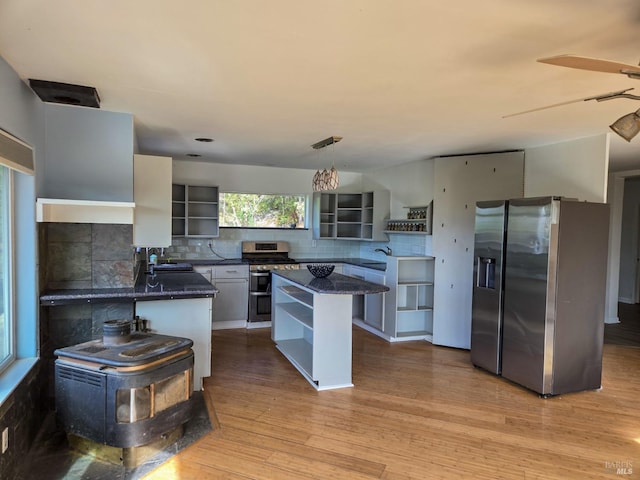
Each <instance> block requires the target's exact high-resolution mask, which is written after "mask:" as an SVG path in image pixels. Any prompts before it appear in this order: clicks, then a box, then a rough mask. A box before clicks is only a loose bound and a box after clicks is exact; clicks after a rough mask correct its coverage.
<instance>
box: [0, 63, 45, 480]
mask: <svg viewBox="0 0 640 480" xmlns="http://www.w3.org/2000/svg"><path fill="white" fill-rule="evenodd" d="M0 98H1V99H2V107H1V108H0V128H1V129H3V130H5V131H7V132H9V133H10V134H12V135H14V136H15V137H18V138H20V139H21V140H23V141H24V142H26V143H28V144H30V145H31V146H32V147H33V148H34V150H35V160H36V170H37V169H38V168H39V166H40V165H41V163H42V160H43V159H42V155H41V154H42V152H43V150H44V148H43V105H42V103H41V102H40V100H38V99H37V97H36V96H35V95H34V94H33V93H32V92H31V90H30V89H29V87H27V86H26V85H25V84H24V83H23V82H22V81H21V80H20V79H19V78H18V76H17V75H16V73H15V72H14V71H13V69H12V68H11V67H10V66H9V65H8V64H7V63H6V62H5V61H4V60H3V59H2V58H0ZM18 176H19V181H18V183H19V186H20V188H21V189H22V193H23V194H24V195H23V196H22V197H21V198H20V199H19V204H18V205H16V208H17V209H20V212H21V214H20V218H19V221H18V222H17V225H16V227H17V228H19V229H21V232H22V233H23V235H24V237H25V238H24V242H21V244H20V245H18V251H17V267H18V268H17V270H18V278H17V279H16V280H17V281H18V282H19V283H18V284H19V289H18V292H17V293H18V298H17V315H18V318H19V319H20V320H19V328H20V329H22V331H26V335H24V337H28V339H29V340H30V342H27V343H28V344H29V345H24V344H21V345H19V346H18V349H19V352H21V353H22V352H24V355H30V356H33V355H35V349H36V345H35V343H34V342H33V331H34V329H35V328H36V326H37V321H36V319H37V284H36V282H35V281H34V280H35V278H34V273H35V271H36V250H35V212H34V208H33V205H34V202H35V185H34V183H35V180H34V178H33V177H31V176H27V175H18ZM29 197H31V198H29ZM23 207H29V208H24V210H23ZM16 211H18V210H16ZM25 275H26V276H27V277H28V278H30V279H31V281H30V282H28V281H26V279H25ZM45 395H46V377H44V376H43V370H42V368H41V363H40V362H38V363H37V364H36V366H35V367H34V368H33V369H31V371H30V372H29V373H28V374H27V376H26V378H25V379H23V380H22V382H21V383H20V384H19V385H18V386H17V388H16V389H15V390H14V391H13V392H12V393H11V394H10V395H9V397H8V398H7V399H6V400H5V401H4V403H3V404H2V405H1V406H0V431H2V430H4V428H5V427H8V428H9V449H8V450H7V452H5V453H4V454H2V455H0V478H15V476H16V472H17V469H18V468H19V467H20V465H21V462H23V461H24V460H25V458H26V455H27V452H28V450H29V448H30V447H31V444H32V443H33V440H34V438H35V435H36V433H37V432H38V428H39V427H40V425H41V424H42V422H43V419H44V416H45V413H46V403H45Z"/></svg>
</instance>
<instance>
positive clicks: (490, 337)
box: [471, 200, 508, 375]
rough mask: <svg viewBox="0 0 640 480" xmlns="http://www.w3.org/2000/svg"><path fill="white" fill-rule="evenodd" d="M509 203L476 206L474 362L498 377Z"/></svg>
mask: <svg viewBox="0 0 640 480" xmlns="http://www.w3.org/2000/svg"><path fill="white" fill-rule="evenodd" d="M507 205H508V202H507V201H506V200H497V201H494V202H478V203H477V204H476V223H475V249H474V258H475V264H474V270H473V275H474V282H473V302H472V304H473V307H472V309H473V314H472V323H471V362H472V363H473V364H474V365H476V366H477V367H482V368H484V369H485V370H488V371H490V372H492V373H495V374H498V375H499V374H500V372H501V366H502V359H501V355H502V323H503V322H502V320H503V306H504V304H503V299H504V284H503V279H504V271H503V267H504V254H505V240H506V228H507Z"/></svg>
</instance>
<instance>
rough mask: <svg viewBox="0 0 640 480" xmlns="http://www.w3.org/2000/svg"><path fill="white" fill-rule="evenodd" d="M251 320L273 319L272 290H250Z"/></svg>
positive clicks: (263, 320)
mask: <svg viewBox="0 0 640 480" xmlns="http://www.w3.org/2000/svg"><path fill="white" fill-rule="evenodd" d="M249 321H250V322H270V321H271V292H249Z"/></svg>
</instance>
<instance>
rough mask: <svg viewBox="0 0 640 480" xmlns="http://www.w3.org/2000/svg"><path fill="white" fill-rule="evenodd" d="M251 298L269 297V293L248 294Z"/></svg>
mask: <svg viewBox="0 0 640 480" xmlns="http://www.w3.org/2000/svg"><path fill="white" fill-rule="evenodd" d="M249 295H251V296H252V297H269V296H271V292H249Z"/></svg>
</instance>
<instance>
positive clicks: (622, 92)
mask: <svg viewBox="0 0 640 480" xmlns="http://www.w3.org/2000/svg"><path fill="white" fill-rule="evenodd" d="M629 90H633V88H626V89H624V90H619V91H617V92H609V93H603V94H601V95H592V96H590V97H584V98H576V99H575V100H567V101H566V102H560V103H554V104H552V105H546V106H544V107H538V108H532V109H531V110H525V111H524V112H517V113H510V114H509V115H503V116H502V118H509V117H515V116H517V115H524V114H525V113H532V112H538V111H540V110H546V109H548V108H555V107H561V106H563V105H571V104H572V103H579V102H587V101H589V100H597V101H598V102H601V101H603V100H611V99H614V98H633V99H634V100H637V99H638V97H635V98H634V96H633V95H630V94H628V95H626V96H625V94H626V93H627V92H628V91H629Z"/></svg>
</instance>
